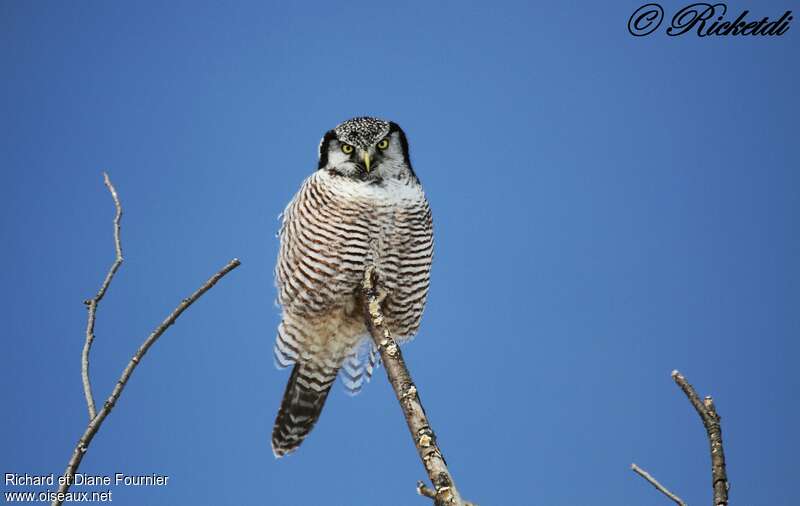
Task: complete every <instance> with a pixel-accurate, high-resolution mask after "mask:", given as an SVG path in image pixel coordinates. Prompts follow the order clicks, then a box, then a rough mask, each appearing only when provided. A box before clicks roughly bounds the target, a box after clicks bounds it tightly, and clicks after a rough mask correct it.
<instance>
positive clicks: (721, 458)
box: [672, 371, 730, 506]
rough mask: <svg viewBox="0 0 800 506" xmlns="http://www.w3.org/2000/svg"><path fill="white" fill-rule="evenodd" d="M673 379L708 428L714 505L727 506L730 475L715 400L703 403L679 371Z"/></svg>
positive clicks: (706, 399) (708, 398) (673, 372)
mask: <svg viewBox="0 0 800 506" xmlns="http://www.w3.org/2000/svg"><path fill="white" fill-rule="evenodd" d="M672 379H673V380H675V383H677V384H678V386H679V387H680V388H681V390H683V393H684V394H686V397H687V398H688V399H689V402H691V403H692V406H694V409H695V410H696V411H697V414H698V415H700V419H701V420H702V421H703V426H704V427H705V428H706V434H708V442H709V446H710V449H711V480H712V482H711V486H712V488H713V490H714V505H715V506H727V504H728V489H729V488H730V484H729V483H728V474H727V471H726V469H725V452H724V451H723V447H722V426H721V425H720V417H719V415H718V414H717V410H716V407H715V406H714V400H713V399H712V398H711V397H706V398H705V399H703V400H702V401H701V400H700V396H699V395H697V392H696V391H695V390H694V387H692V385H691V384H690V383H689V382H688V381H687V380H686V378H685V377H684V376H683V375H682V374H681V373H679V372H678V371H672Z"/></svg>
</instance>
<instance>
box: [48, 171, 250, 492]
mask: <svg viewBox="0 0 800 506" xmlns="http://www.w3.org/2000/svg"><path fill="white" fill-rule="evenodd" d="M103 178H104V181H105V185H106V187H107V188H108V190H109V191H110V192H111V196H112V198H113V199H114V205H115V206H116V209H117V212H116V215H115V217H114V243H115V246H116V252H117V258H116V260H115V262H114V264H112V266H111V269H109V271H108V274H106V278H105V280H104V281H103V284H102V285H101V287H100V290H99V291H98V293H97V295H95V296H94V297H93V298H92V299H90V300H88V301H86V304H87V306H88V308H89V320H88V324H87V329H86V341H85V343H84V347H83V353H82V356H81V376H82V379H83V387H84V394H85V396H86V403H87V405H88V408H89V424H88V425H87V426H86V430H85V431H84V432H83V435H82V436H81V438H80V439H79V440H78V443H77V444H76V446H75V449H74V450H73V452H72V457H71V458H70V459H69V463H68V464H67V469H66V470H65V471H64V476H65V477H66V479H65V480H63V484H61V485H60V486H59V488H58V491H57V492H56V493H55V495H54V499H53V502H52V505H53V506H59V505H60V504H62V502H63V501H64V500H65V499H66V498H67V491H68V490H69V488H70V486H71V485H72V482H73V481H74V477H75V473H76V472H77V470H78V467H79V466H80V464H81V461H82V460H83V456H84V455H85V454H86V452H87V450H88V449H89V445H90V444H91V442H92V439H93V438H94V436H95V434H97V431H98V430H100V426H101V425H102V424H103V421H104V420H105V419H106V417H107V416H108V414H109V413H111V410H112V409H114V406H115V405H116V403H117V400H119V397H120V395H122V391H123V390H124V389H125V385H127V384H128V380H129V379H130V377H131V375H132V374H133V371H134V370H135V369H136V367H137V366H138V365H139V362H140V361H141V360H142V358H143V357H144V355H145V353H147V350H149V349H150V347H151V346H153V344H155V342H156V341H157V340H158V338H159V337H161V335H162V334H163V333H164V331H166V330H167V328H169V326H170V325H172V324H173V323H175V320H177V319H178V317H179V316H180V315H181V314H182V313H183V312H184V311H186V309H188V308H189V306H191V305H192V304H194V303H195V301H197V299H199V298H200V297H202V296H203V294H205V293H206V292H207V291H208V290H210V289H211V287H213V286H214V285H215V284H217V282H218V281H219V280H220V279H222V278H223V277H224V276H225V275H226V274H228V273H229V272H230V271H232V270H233V269H235V268H236V267H238V266H239V265H240V262H239V260H238V259H236V258H234V259H233V260H231V261H230V262H228V264H227V265H225V266H224V267H223V268H222V269H220V270H219V271H218V272H217V273H216V274H214V275H213V276H211V278H209V279H208V280H207V281H206V282H205V283H203V284H202V285H201V286H200V288H198V289H197V290H196V291H195V292H194V293H192V294H191V295H190V296H189V297H187V298H185V299H183V300H182V301H181V303H180V304H178V306H177V307H176V308H175V309H174V310H173V311H172V313H170V314H169V316H167V317H166V318H165V319H164V321H162V322H161V324H160V325H159V326H158V327H156V328H155V330H153V332H151V333H150V335H149V336H148V337H147V339H145V340H144V342H143V343H142V344H141V346H139V349H138V350H136V353H134V355H133V357H132V358H131V360H130V362H128V365H127V366H126V367H125V369H123V371H122V374H121V375H120V377H119V379H118V380H117V383H116V385H114V389H113V390H112V392H111V395H109V396H108V399H106V401H105V403H104V404H103V407H102V408H101V409H100V411H98V412H95V406H94V398H93V396H92V388H91V381H90V379H89V352H90V350H91V345H92V341H93V340H94V320H95V316H96V312H97V304H98V303H99V302H100V300H101V299H102V298H103V296H104V295H105V293H106V291H107V290H108V287H109V285H110V284H111V281H112V279H113V278H114V274H115V273H116V271H117V269H119V266H120V265H121V264H122V246H121V242H120V238H119V231H120V226H119V224H120V217H121V216H122V206H121V204H120V202H119V197H118V195H117V191H116V189H114V186H113V185H112V184H111V180H110V179H109V178H108V175H107V174H104V175H103Z"/></svg>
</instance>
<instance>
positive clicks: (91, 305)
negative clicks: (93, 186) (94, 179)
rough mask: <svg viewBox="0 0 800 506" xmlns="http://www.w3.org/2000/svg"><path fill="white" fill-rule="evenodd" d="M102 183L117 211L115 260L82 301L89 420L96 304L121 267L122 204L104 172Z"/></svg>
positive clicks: (83, 366) (94, 413) (83, 363)
mask: <svg viewBox="0 0 800 506" xmlns="http://www.w3.org/2000/svg"><path fill="white" fill-rule="evenodd" d="M103 183H104V184H105V185H106V188H108V191H109V192H110V193H111V198H112V199H113V200H114V207H115V208H116V210H117V212H116V215H115V216H114V248H115V250H116V258H115V259H114V263H113V264H111V267H110V268H109V269H108V273H106V277H105V279H104V280H103V284H102V285H100V290H98V291H97V294H96V295H95V296H94V297H92V298H91V299H88V300H85V301H84V304H86V306H87V308H88V313H89V315H88V318H87V322H86V341H85V342H84V343H83V353H82V354H81V377H82V378H83V393H84V395H85V396H86V406H87V408H88V409H89V420H92V419H93V418H94V417H95V416H97V411H96V410H95V406H94V396H93V395H92V383H91V380H90V379H89V352H90V351H91V349H92V342H93V341H94V321H95V315H96V314H97V306H98V304H100V301H101V300H102V299H103V296H104V295H105V294H106V290H108V287H109V285H111V280H112V279H114V274H116V273H117V269H119V267H120V265H122V242H121V241H120V238H119V230H120V220H121V219H122V204H120V202H119V196H118V195H117V190H116V188H114V185H113V184H112V183H111V179H109V177H108V174H107V173H105V172H103Z"/></svg>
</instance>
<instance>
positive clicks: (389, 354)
mask: <svg viewBox="0 0 800 506" xmlns="http://www.w3.org/2000/svg"><path fill="white" fill-rule="evenodd" d="M362 292H363V295H364V314H365V319H366V323H367V327H368V328H369V331H370V334H371V335H372V339H373V340H374V341H375V345H376V346H377V347H378V351H379V352H380V354H381V360H382V361H383V364H384V366H385V368H386V375H387V376H388V377H389V383H391V385H392V388H393V389H394V393H395V395H396V396H397V400H398V401H399V402H400V407H401V408H402V409H403V415H405V419H406V423H407V424H408V429H409V430H410V431H411V437H412V438H413V439H414V446H415V447H416V448H417V453H418V454H419V457H420V459H421V460H422V464H423V465H424V466H425V470H426V471H427V473H428V478H430V480H431V483H432V484H433V487H434V490H430V489H429V488H428V487H426V486H425V485H424V484H422V483H421V482H420V483H419V484H418V485H417V492H418V493H419V494H420V495H424V496H427V497H430V498H432V499H433V500H434V502H435V504H436V506H446V505H455V506H469V505H470V503H466V502H464V500H463V499H461V496H460V494H459V493H458V489H457V488H456V484H455V481H454V480H453V476H452V475H451V474H450V471H449V470H448V469H447V464H446V462H445V460H444V456H442V451H441V450H440V449H439V446H438V444H437V443H436V436H435V435H434V432H433V429H432V428H431V425H430V422H429V421H428V417H427V415H426V414H425V410H424V409H423V407H422V402H421V401H420V398H419V394H418V393H417V387H416V386H415V385H414V382H413V381H412V380H411V374H410V373H409V372H408V368H407V367H406V364H405V360H403V355H402V353H401V352H400V347H399V346H398V345H397V343H396V342H395V341H394V339H393V338H392V333H391V330H390V329H389V328H388V327H387V326H386V325H385V320H384V317H383V311H382V310H381V303H382V302H383V299H384V298H385V296H386V294H385V293H384V292H383V291H382V290H381V288H380V280H379V279H378V276H377V273H376V272H375V269H374V268H373V267H369V268H368V269H367V270H366V272H365V273H364V282H363V284H362ZM473 506H474V505H473Z"/></svg>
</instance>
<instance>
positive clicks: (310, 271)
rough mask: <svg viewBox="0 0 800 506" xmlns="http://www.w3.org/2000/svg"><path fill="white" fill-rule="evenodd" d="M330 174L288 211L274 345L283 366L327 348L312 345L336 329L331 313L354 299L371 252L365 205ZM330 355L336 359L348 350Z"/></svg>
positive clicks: (314, 179)
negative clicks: (345, 193) (340, 190)
mask: <svg viewBox="0 0 800 506" xmlns="http://www.w3.org/2000/svg"><path fill="white" fill-rule="evenodd" d="M326 177H329V176H326V175H325V174H323V173H321V172H316V173H314V174H312V175H311V176H309V177H308V178H307V179H306V181H305V182H304V183H303V185H302V186H301V187H300V190H299V191H298V192H297V194H296V195H295V197H294V198H293V199H292V201H291V202H290V203H289V205H288V206H287V207H286V210H285V211H284V212H283V220H282V222H281V230H280V233H279V236H280V252H279V254H278V263H277V266H276V268H275V282H276V287H277V290H278V303H279V304H280V305H281V306H282V308H283V320H282V322H281V324H280V326H279V328H278V336H277V339H276V343H275V348H274V354H275V362H276V364H277V365H278V366H279V367H287V366H288V365H291V364H292V363H295V362H297V360H298V357H300V356H301V355H302V354H303V353H304V352H307V353H311V352H315V353H316V352H321V350H316V351H315V350H312V349H311V348H309V347H310V346H311V344H312V342H316V341H318V339H315V336H316V337H318V335H319V333H320V332H324V333H326V334H327V333H335V331H334V330H332V329H331V327H330V324H331V320H332V319H333V320H334V321H335V320H336V318H334V317H332V315H331V311H333V310H337V309H340V308H342V307H343V304H344V303H345V302H346V300H347V299H348V298H352V295H353V293H354V291H355V289H356V288H357V286H358V284H359V282H360V279H361V273H362V272H363V270H364V262H365V258H366V255H367V254H368V249H369V247H368V240H369V234H368V223H365V219H364V218H363V215H364V213H363V209H361V208H359V207H358V205H359V204H358V203H357V202H353V201H352V200H349V199H346V198H343V197H341V196H339V195H338V194H336V193H334V192H332V191H331V190H330V187H329V185H328V184H327V179H326ZM326 322H327V323H326ZM350 335H351V336H353V334H350ZM351 342H354V341H351ZM325 353H326V354H327V355H326V357H325V358H326V360H331V361H333V362H335V361H336V360H341V358H342V357H343V356H344V355H345V353H347V349H346V348H345V349H342V350H326V351H325ZM331 354H333V355H336V356H330V355H331Z"/></svg>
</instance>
